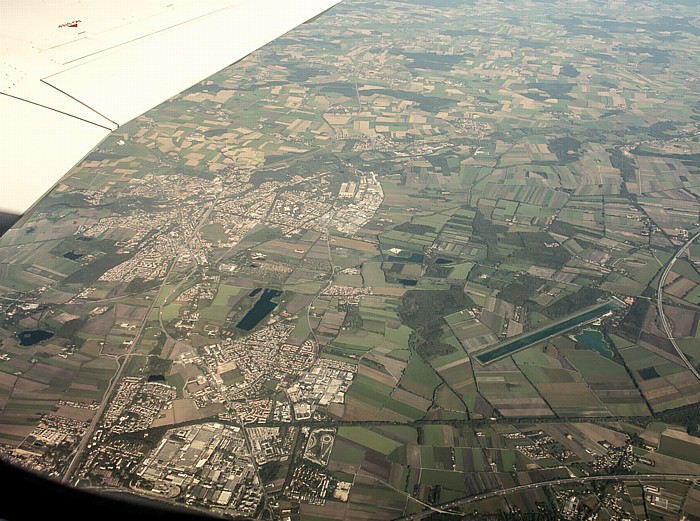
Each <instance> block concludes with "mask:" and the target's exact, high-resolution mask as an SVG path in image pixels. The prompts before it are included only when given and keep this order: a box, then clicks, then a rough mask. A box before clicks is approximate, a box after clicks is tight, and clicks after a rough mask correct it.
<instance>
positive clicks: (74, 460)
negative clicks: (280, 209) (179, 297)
mask: <svg viewBox="0 0 700 521" xmlns="http://www.w3.org/2000/svg"><path fill="white" fill-rule="evenodd" d="M218 200H219V195H217V197H216V199H214V201H212V202H211V203H210V205H209V206H208V208H207V209H206V210H205V211H204V212H203V213H202V215H201V217H200V219H199V221H198V223H197V226H195V228H194V229H193V231H192V233H191V235H190V236H189V237H188V238H187V240H186V242H185V248H187V247H188V246H189V244H190V241H191V240H192V238H193V237H196V235H197V232H198V231H199V230H200V229H201V228H202V226H203V225H204V223H206V222H207V219H208V218H209V215H210V214H211V212H212V210H213V208H214V206H215V205H216V202H217V201H218ZM176 265H177V260H176V259H173V260H172V261H171V263H170V266H169V267H168V270H167V272H166V274H165V276H164V277H163V282H161V284H160V287H159V288H158V293H157V294H156V295H155V296H154V297H153V300H152V301H151V303H150V305H149V306H148V309H147V310H146V313H145V315H144V317H143V320H142V321H141V325H140V326H139V328H138V330H137V331H136V333H135V335H134V338H133V341H132V343H131V346H130V347H129V348H128V349H127V351H126V352H125V353H123V354H122V355H121V356H122V357H123V359H124V361H123V362H122V364H121V365H119V364H118V367H117V370H116V372H115V373H114V376H112V378H111V379H110V381H109V385H108V386H107V389H106V390H105V393H104V395H102V401H101V402H100V406H99V407H98V408H97V411H95V416H93V418H92V421H91V422H90V425H89V426H88V428H87V430H86V431H85V434H84V435H83V438H82V439H81V440H80V443H79V444H78V446H77V448H76V449H75V451H74V452H73V455H72V456H71V459H70V463H69V465H68V467H67V469H66V472H65V474H64V475H63V478H62V479H61V482H62V483H66V484H75V483H73V478H74V475H75V473H76V472H77V471H78V468H79V465H80V462H81V461H82V458H83V456H85V449H86V448H87V445H88V443H90V441H91V440H92V436H93V434H94V433H95V430H96V429H97V426H98V424H99V422H100V420H101V419H102V415H103V414H104V412H105V410H106V409H107V407H108V406H109V403H110V399H111V398H112V394H113V393H114V390H115V389H116V387H117V385H119V383H120V382H121V377H122V374H123V373H124V370H125V369H126V367H127V366H128V365H129V358H130V357H131V356H135V355H137V354H138V353H135V351H136V347H137V346H138V345H139V342H140V340H141V337H142V336H143V332H144V331H145V330H146V325H147V324H148V317H149V316H150V314H151V311H153V309H154V308H155V307H156V304H157V302H158V301H159V296H160V294H161V293H162V292H163V291H164V290H165V287H166V285H167V282H168V280H169V279H170V275H171V274H172V272H173V270H174V269H175V266H176ZM163 302H165V300H163Z"/></svg>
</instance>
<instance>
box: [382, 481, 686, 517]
mask: <svg viewBox="0 0 700 521" xmlns="http://www.w3.org/2000/svg"><path fill="white" fill-rule="evenodd" d="M697 479H698V476H696V475H694V474H636V475H635V474H610V475H607V476H588V477H584V478H563V479H553V480H550V481H540V482H538V483H530V484H528V485H519V486H517V487H512V488H504V489H501V490H494V491H492V492H484V493H483V494H477V495H476V496H470V497H465V498H462V499H457V500H455V501H450V502H449V503H443V504H440V505H436V506H434V507H431V508H430V509H426V510H423V511H422V512H418V513H416V514H413V515H410V516H406V517H400V518H397V519H396V520H395V521H409V520H415V519H423V518H424V517H426V516H429V515H430V514H432V513H433V512H435V511H436V510H438V511H439V512H442V513H447V514H454V515H455V516H463V515H464V513H463V512H460V511H456V510H453V511H451V510H450V509H452V508H455V507H460V506H462V505H466V504H468V503H473V502H475V501H482V500H484V499H491V498H494V497H500V496H508V495H510V494H517V493H518V492H525V491H527V490H532V489H535V488H540V487H550V486H553V485H576V484H580V483H589V482H592V481H611V480H620V481H652V482H657V481H689V482H695V481H696V480H697Z"/></svg>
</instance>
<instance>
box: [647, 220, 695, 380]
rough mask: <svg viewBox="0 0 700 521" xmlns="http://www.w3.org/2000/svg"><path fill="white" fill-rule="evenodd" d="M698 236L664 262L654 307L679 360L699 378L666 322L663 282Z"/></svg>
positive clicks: (693, 237) (664, 282)
mask: <svg viewBox="0 0 700 521" xmlns="http://www.w3.org/2000/svg"><path fill="white" fill-rule="evenodd" d="M698 237H700V232H698V233H696V234H695V235H693V236H692V237H691V238H690V239H689V240H688V242H686V243H685V244H684V245H683V246H682V247H681V249H680V250H678V251H677V252H676V254H675V255H674V256H673V257H671V260H670V261H668V264H666V268H664V271H663V273H662V274H661V278H660V279H659V289H658V291H657V292H656V309H657V310H658V313H659V318H660V319H661V325H662V326H663V328H664V331H665V332H666V336H667V337H668V339H669V340H670V341H671V344H672V345H673V348H674V349H675V350H676V352H677V353H678V356H680V357H681V360H683V363H684V364H685V365H686V366H687V367H688V369H689V370H690V372H691V373H693V374H694V375H695V378H697V379H698V380H700V373H698V371H697V369H695V367H693V364H691V363H690V361H689V360H688V358H687V357H686V356H685V353H683V351H681V348H680V347H679V346H678V344H677V343H676V339H675V338H673V328H671V325H670V324H669V323H668V319H667V318H666V315H665V314H664V284H666V278H667V277H668V274H669V273H670V272H671V269H672V268H673V265H674V264H675V263H676V261H677V260H678V259H679V258H680V256H681V255H683V254H684V253H685V252H686V251H687V250H688V248H690V245H691V244H693V241H695V239H697V238H698Z"/></svg>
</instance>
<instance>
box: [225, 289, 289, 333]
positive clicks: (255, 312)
mask: <svg viewBox="0 0 700 521" xmlns="http://www.w3.org/2000/svg"><path fill="white" fill-rule="evenodd" d="M281 294H282V292H281V291H278V290H276V289H265V290H263V292H262V295H260V298H259V299H258V301H257V302H256V303H255V305H254V306H253V309H251V310H250V311H248V313H246V314H245V316H244V317H243V318H242V319H241V321H240V322H239V323H238V324H236V327H237V328H238V329H242V330H243V331H250V330H251V329H253V328H254V327H255V326H257V325H258V324H259V323H260V321H261V320H262V319H263V318H265V317H266V316H267V315H269V314H270V313H271V312H272V310H273V309H275V308H276V307H277V302H272V299H273V298H276V297H279V296H280V295H281Z"/></svg>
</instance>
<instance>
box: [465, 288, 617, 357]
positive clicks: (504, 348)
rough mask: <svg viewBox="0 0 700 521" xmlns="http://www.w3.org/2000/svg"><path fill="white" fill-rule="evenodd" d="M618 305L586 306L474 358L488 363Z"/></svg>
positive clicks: (564, 330)
mask: <svg viewBox="0 0 700 521" xmlns="http://www.w3.org/2000/svg"><path fill="white" fill-rule="evenodd" d="M619 307H620V304H619V303H618V301H616V300H610V301H608V302H605V303H604V304H598V305H596V306H593V307H592V308H588V309H586V310H584V311H582V312H580V313H576V314H574V315H571V316H569V317H568V318H565V319H563V320H560V321H559V322H555V323H554V324H551V325H549V326H546V327H543V328H541V329H538V330H536V331H533V332H532V333H526V334H524V335H520V336H517V337H514V338H512V339H510V340H506V341H505V342H503V343H501V344H498V345H496V346H493V347H490V348H488V349H486V350H484V351H482V352H481V353H479V354H477V355H475V358H476V359H477V360H478V361H479V363H481V364H482V365H486V364H490V363H491V362H493V361H495V360H499V359H501V358H503V357H506V356H510V355H512V354H513V353H515V352H517V351H520V350H521V349H525V348H527V347H530V346H531V345H533V344H536V343H537V342H541V341H542V340H546V339H547V338H550V337H553V336H557V335H560V334H561V333H564V332H566V331H568V330H569V329H573V328H575V327H578V326H580V325H582V324H586V323H587V322H591V321H593V320H595V319H597V318H599V317H602V316H603V315H605V314H606V313H608V312H609V311H612V310H614V309H617V308H619Z"/></svg>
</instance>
